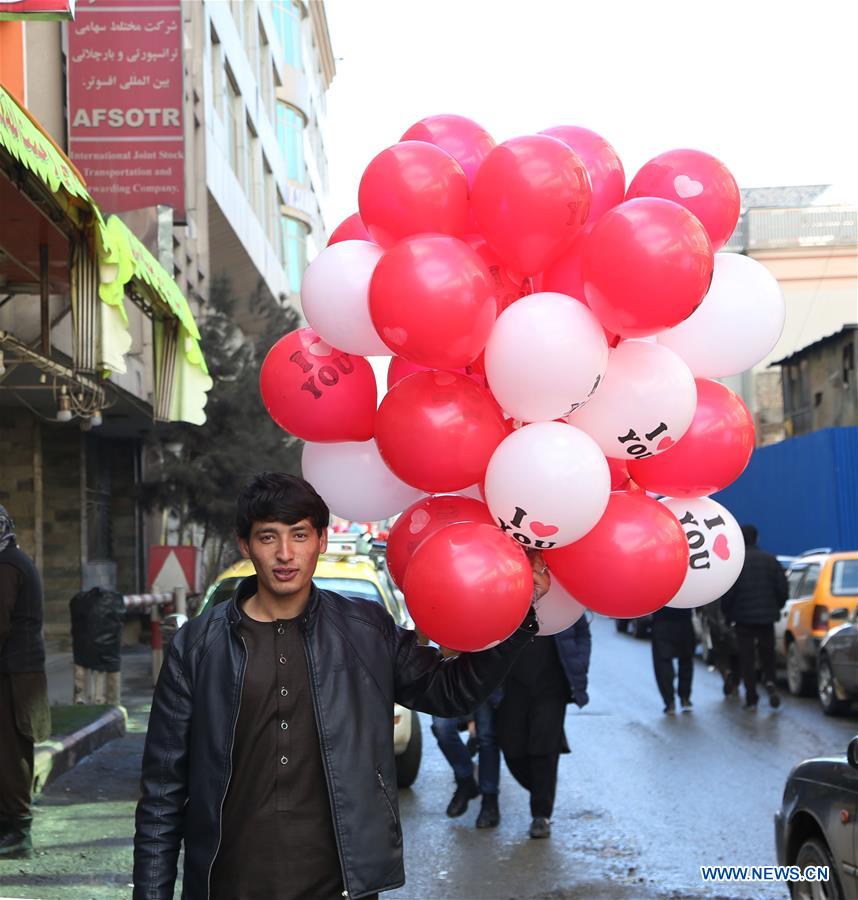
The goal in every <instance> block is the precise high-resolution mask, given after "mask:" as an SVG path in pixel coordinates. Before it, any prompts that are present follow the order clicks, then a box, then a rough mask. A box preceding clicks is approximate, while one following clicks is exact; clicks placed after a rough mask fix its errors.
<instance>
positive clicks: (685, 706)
mask: <svg viewBox="0 0 858 900" xmlns="http://www.w3.org/2000/svg"><path fill="white" fill-rule="evenodd" d="M679 705H680V706H681V707H682V711H683V712H689V711H690V710H691V708H692V706H693V705H694V704H693V703H692V702H691V698H690V697H686V698H685V699H684V700H680V701H679Z"/></svg>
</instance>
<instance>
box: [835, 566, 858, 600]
mask: <svg viewBox="0 0 858 900" xmlns="http://www.w3.org/2000/svg"><path fill="white" fill-rule="evenodd" d="M831 593H832V594H833V595H834V596H835V597H855V596H858V559H840V560H838V561H837V562H836V563H834V569H833V570H832V572H831Z"/></svg>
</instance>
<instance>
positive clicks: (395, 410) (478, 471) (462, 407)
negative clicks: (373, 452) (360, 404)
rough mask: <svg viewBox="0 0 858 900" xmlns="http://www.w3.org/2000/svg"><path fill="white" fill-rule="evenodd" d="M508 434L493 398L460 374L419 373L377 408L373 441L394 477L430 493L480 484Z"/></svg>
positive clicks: (401, 384)
mask: <svg viewBox="0 0 858 900" xmlns="http://www.w3.org/2000/svg"><path fill="white" fill-rule="evenodd" d="M507 434H508V429H507V426H506V423H505V420H504V417H503V413H502V412H501V409H500V407H499V406H498V405H497V403H495V401H494V398H493V397H492V395H491V394H490V393H489V392H488V391H487V390H484V389H483V388H480V387H477V385H475V384H474V382H473V381H470V380H469V379H467V378H465V377H464V376H463V375H455V374H454V373H452V372H417V373H415V374H414V375H409V376H408V377H407V378H405V379H403V380H402V381H400V382H399V383H398V384H396V385H394V386H393V387H392V388H391V389H390V390H389V391H388V393H387V396H386V397H385V398H384V400H382V401H381V406H380V407H379V408H378V415H377V416H376V424H375V440H376V444H377V445H378V450H379V453H381V456H382V459H383V460H384V461H385V462H386V463H387V465H388V466H389V467H390V469H391V470H392V471H393V473H394V474H395V475H396V476H397V477H398V478H401V479H402V480H403V481H405V482H406V483H407V484H410V485H411V486H412V487H416V488H420V489H421V490H424V491H426V492H427V493H429V494H435V493H442V492H444V491H460V490H462V489H463V488H466V487H470V486H471V485H472V484H476V483H477V482H478V481H482V479H483V476H484V474H485V471H486V466H488V464H489V459H490V457H491V455H492V453H494V451H495V449H496V448H497V445H498V444H499V443H500V442H501V441H502V440H503V439H504V438H505V437H506V436H507Z"/></svg>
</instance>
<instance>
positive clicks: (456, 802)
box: [447, 778, 480, 819]
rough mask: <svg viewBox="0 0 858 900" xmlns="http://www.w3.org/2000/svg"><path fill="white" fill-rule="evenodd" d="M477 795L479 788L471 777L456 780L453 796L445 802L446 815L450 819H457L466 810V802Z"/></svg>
mask: <svg viewBox="0 0 858 900" xmlns="http://www.w3.org/2000/svg"><path fill="white" fill-rule="evenodd" d="M479 796H480V789H479V788H478V787H477V782H476V781H474V779H473V778H468V779H467V780H466V781H459V782H457V784H456V790H455V792H454V793H453V797H452V799H451V800H450V802H449V803H448V804H447V815H448V816H449V817H450V818H451V819H458V818H459V816H463V815H464V814H465V812H466V811H467V809H468V802H469V801H470V800H473V799H474V797H479Z"/></svg>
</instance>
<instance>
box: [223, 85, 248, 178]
mask: <svg viewBox="0 0 858 900" xmlns="http://www.w3.org/2000/svg"><path fill="white" fill-rule="evenodd" d="M225 71H226V103H225V104H224V125H226V137H227V157H228V158H229V164H230V166H231V167H232V171H233V172H235V174H236V175H238V177H239V180H241V176H242V174H243V173H242V172H241V169H243V168H244V167H243V166H242V165H241V164H240V163H241V160H240V153H241V144H242V140H241V127H242V124H243V121H244V120H243V117H242V115H241V94H239V93H238V88H237V87H236V86H235V81H234V79H233V77H232V73H231V72H230V71H229V69H226V70H225Z"/></svg>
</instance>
